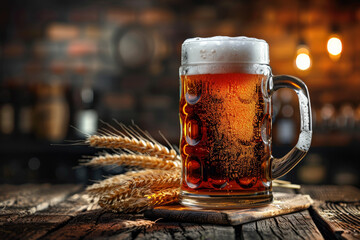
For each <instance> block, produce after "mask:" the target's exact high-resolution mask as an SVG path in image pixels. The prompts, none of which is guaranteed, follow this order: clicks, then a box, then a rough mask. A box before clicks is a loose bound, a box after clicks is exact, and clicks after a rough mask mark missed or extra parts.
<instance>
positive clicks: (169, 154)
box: [85, 135, 180, 160]
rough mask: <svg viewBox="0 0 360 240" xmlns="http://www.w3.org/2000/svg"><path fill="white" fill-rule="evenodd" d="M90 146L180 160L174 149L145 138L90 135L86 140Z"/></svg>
mask: <svg viewBox="0 0 360 240" xmlns="http://www.w3.org/2000/svg"><path fill="white" fill-rule="evenodd" d="M85 142H86V143H87V144H89V145H90V146H92V147H101V148H114V149H128V150H131V151H135V152H140V153H146V154H148V155H150V156H155V157H161V158H163V159H164V160H180V157H179V155H178V154H177V153H176V151H175V150H174V149H171V150H169V149H168V148H167V147H165V146H163V145H161V144H159V143H153V142H150V141H148V140H146V139H137V138H135V137H133V138H129V137H127V136H113V135H108V136H107V135H102V136H101V135H92V136H89V137H88V138H87V139H86V141H85Z"/></svg>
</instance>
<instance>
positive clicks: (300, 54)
mask: <svg viewBox="0 0 360 240" xmlns="http://www.w3.org/2000/svg"><path fill="white" fill-rule="evenodd" d="M295 64H296V67H297V68H298V69H300V70H302V71H305V70H308V69H309V68H310V66H311V58H310V54H309V50H308V49H307V48H305V47H301V48H299V49H298V50H297V55H296V60H295Z"/></svg>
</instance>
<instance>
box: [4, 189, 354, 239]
mask: <svg viewBox="0 0 360 240" xmlns="http://www.w3.org/2000/svg"><path fill="white" fill-rule="evenodd" d="M83 190H84V187H83V186H80V185H50V184H41V185H33V184H25V185H19V186H14V185H0V239H94V238H101V239H103V238H113V239H226V240H231V239H324V238H325V239H360V190H359V189H358V188H355V187H352V186H341V187H340V186H302V188H301V189H300V190H297V191H298V193H302V194H309V195H310V196H311V197H312V199H313V200H314V204H313V205H312V206H311V207H310V208H309V209H308V210H304V211H300V212H295V213H291V214H287V215H282V216H277V217H273V218H268V219H263V220H259V221H256V222H250V223H246V224H243V225H237V226H225V225H212V224H196V223H182V222H167V221H165V220H161V219H160V220H158V221H156V222H155V223H154V222H153V221H151V220H147V219H145V218H144V215H142V214H119V213H112V212H104V211H102V210H101V209H100V208H98V207H97V206H96V204H93V203H91V202H90V203H89V202H88V199H87V196H86V195H85V194H84V193H83ZM274 191H283V192H293V190H289V189H279V188H276V189H274Z"/></svg>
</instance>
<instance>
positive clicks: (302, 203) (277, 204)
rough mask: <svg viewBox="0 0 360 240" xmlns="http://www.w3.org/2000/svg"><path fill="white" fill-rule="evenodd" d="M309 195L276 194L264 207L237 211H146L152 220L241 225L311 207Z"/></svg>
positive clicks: (178, 208)
mask: <svg viewBox="0 0 360 240" xmlns="http://www.w3.org/2000/svg"><path fill="white" fill-rule="evenodd" d="M311 203H312V200H311V199H310V198H309V196H308V195H300V194H288V193H274V201H273V202H272V203H271V204H268V205H266V206H263V207H258V208H251V209H236V210H209V209H194V208H188V207H183V206H180V205H172V206H160V207H156V208H154V209H152V210H149V211H146V212H145V216H146V217H148V218H152V219H158V218H162V219H167V220H170V221H176V222H196V223H205V224H206V223H208V224H223V225H229V224H230V225H239V224H243V223H247V222H251V221H256V220H259V219H263V218H268V217H273V216H277V215H282V214H287V213H290V212H296V211H300V210H304V209H307V208H309V207H310V205H311Z"/></svg>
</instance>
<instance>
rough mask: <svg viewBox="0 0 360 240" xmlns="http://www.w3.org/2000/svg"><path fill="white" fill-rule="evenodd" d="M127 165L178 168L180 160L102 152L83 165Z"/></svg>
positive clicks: (167, 168)
mask: <svg viewBox="0 0 360 240" xmlns="http://www.w3.org/2000/svg"><path fill="white" fill-rule="evenodd" d="M112 164H116V165H128V166H133V167H142V168H152V169H164V170H171V169H179V170H180V161H178V160H176V161H172V160H164V159H162V158H159V157H154V156H148V155H140V154H108V153H106V154H104V155H102V156H98V157H94V158H92V159H91V160H90V161H88V162H86V163H83V165H88V166H89V165H91V166H94V165H95V166H96V165H100V166H102V165H112Z"/></svg>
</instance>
